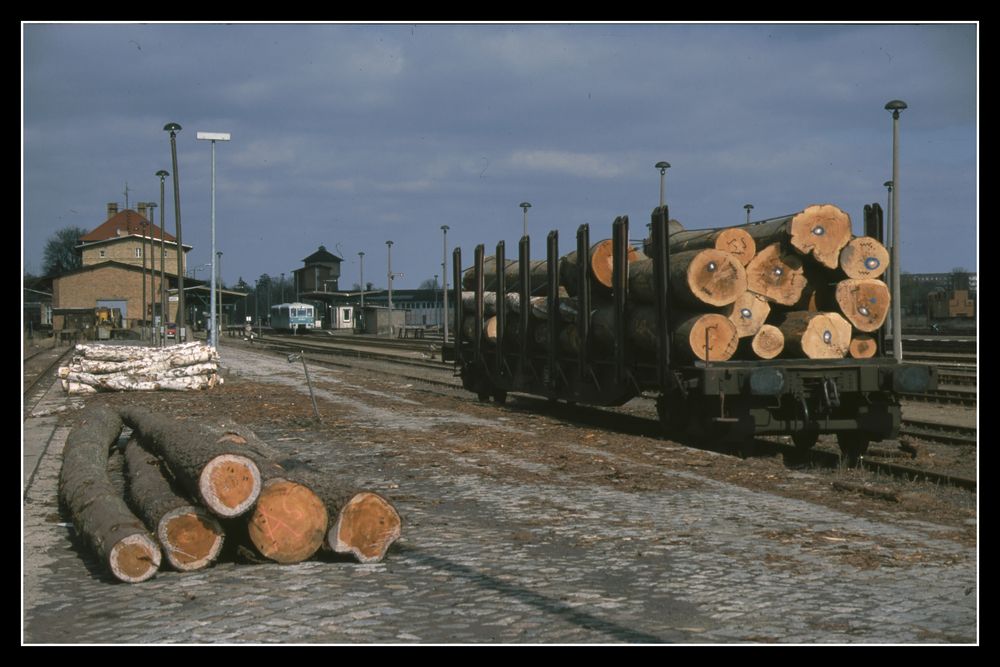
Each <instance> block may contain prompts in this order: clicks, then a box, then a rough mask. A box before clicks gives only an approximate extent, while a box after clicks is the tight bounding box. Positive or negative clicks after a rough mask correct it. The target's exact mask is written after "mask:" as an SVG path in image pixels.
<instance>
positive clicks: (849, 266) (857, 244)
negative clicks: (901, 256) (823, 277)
mask: <svg viewBox="0 0 1000 667" xmlns="http://www.w3.org/2000/svg"><path fill="white" fill-rule="evenodd" d="M887 268H889V251H888V249H886V247H885V246H884V245H882V244H881V243H879V242H878V241H877V240H875V239H873V238H872V237H870V236H859V237H857V238H854V239H851V242H850V243H848V244H847V245H846V246H844V249H843V250H841V251H840V269H841V271H843V272H844V273H845V274H846V275H847V277H848V278H855V279H859V280H860V279H863V278H878V277H879V276H881V275H882V274H883V273H885V270H886V269H887Z"/></svg>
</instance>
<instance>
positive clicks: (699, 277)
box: [629, 248, 747, 308]
mask: <svg viewBox="0 0 1000 667" xmlns="http://www.w3.org/2000/svg"><path fill="white" fill-rule="evenodd" d="M644 262H649V266H645V267H643V268H642V269H638V268H637V269H636V273H637V274H638V273H643V274H644V275H650V276H651V275H652V273H653V269H652V260H650V259H645V260H640V262H637V263H644ZM629 273H630V274H631V273H632V272H631V271H630V272H629ZM670 282H671V288H672V289H671V291H672V293H673V294H674V295H675V297H676V298H677V299H678V300H679V301H681V302H683V303H685V304H687V305H690V306H695V307H698V308H702V307H704V306H705V305H709V306H727V305H729V304H731V303H733V302H734V301H736V299H737V298H738V297H739V296H740V295H741V294H743V293H744V292H746V291H747V272H746V269H745V268H744V267H743V264H741V263H740V261H739V260H738V259H736V257H735V256H734V255H731V254H729V253H728V252H723V251H721V250H715V249H714V248H709V249H707V250H690V251H687V252H680V253H676V254H672V255H670ZM651 283H652V280H651V279H650V280H648V281H639V282H637V284H636V285H635V287H636V288H637V289H639V291H636V292H634V294H635V297H636V298H637V299H639V300H641V301H646V302H649V301H652V300H653V299H654V298H655V297H654V295H655V292H654V293H653V294H649V293H643V292H642V291H641V287H640V286H645V285H647V284H651Z"/></svg>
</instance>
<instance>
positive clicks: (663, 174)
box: [656, 162, 670, 206]
mask: <svg viewBox="0 0 1000 667" xmlns="http://www.w3.org/2000/svg"><path fill="white" fill-rule="evenodd" d="M656 168H657V169H659V170H660V206H663V205H664V204H665V203H666V201H667V200H666V180H667V169H670V163H669V162H657V163H656Z"/></svg>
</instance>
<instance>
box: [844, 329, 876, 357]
mask: <svg viewBox="0 0 1000 667" xmlns="http://www.w3.org/2000/svg"><path fill="white" fill-rule="evenodd" d="M876 352H878V343H877V342H876V340H875V337H874V336H872V335H870V334H857V335H855V336H854V338H852V339H851V347H850V355H851V357H852V358H854V359H871V358H872V357H874V356H875V353H876Z"/></svg>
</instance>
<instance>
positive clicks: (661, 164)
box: [656, 161, 670, 174]
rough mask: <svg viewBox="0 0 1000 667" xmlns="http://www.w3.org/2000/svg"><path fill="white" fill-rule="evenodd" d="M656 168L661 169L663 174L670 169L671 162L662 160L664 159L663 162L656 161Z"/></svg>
mask: <svg viewBox="0 0 1000 667" xmlns="http://www.w3.org/2000/svg"><path fill="white" fill-rule="evenodd" d="M656 168H657V169H659V170H660V173H661V174H665V173H667V169H670V163H669V162H662V161H661V162H657V163H656Z"/></svg>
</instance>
